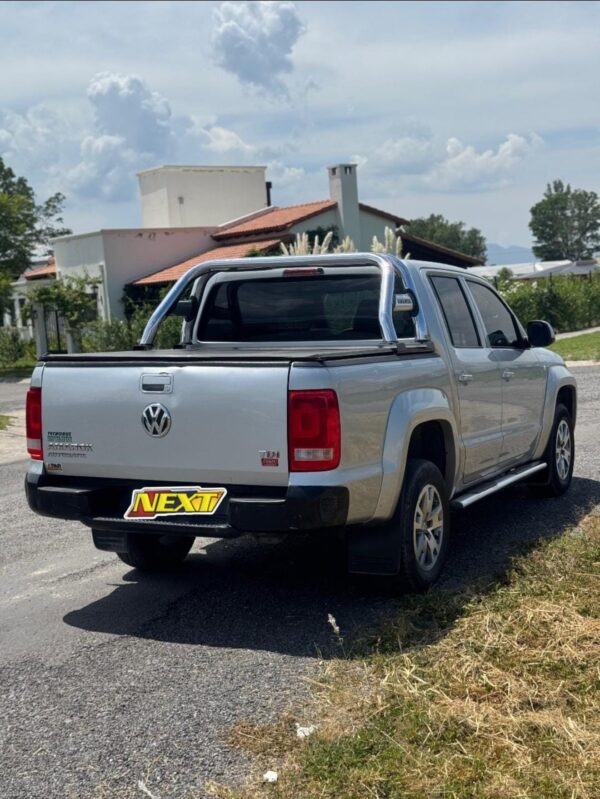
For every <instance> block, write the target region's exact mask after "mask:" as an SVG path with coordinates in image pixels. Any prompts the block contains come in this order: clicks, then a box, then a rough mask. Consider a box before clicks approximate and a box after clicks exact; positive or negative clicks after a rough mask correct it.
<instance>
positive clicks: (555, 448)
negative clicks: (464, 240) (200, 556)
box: [26, 254, 577, 591]
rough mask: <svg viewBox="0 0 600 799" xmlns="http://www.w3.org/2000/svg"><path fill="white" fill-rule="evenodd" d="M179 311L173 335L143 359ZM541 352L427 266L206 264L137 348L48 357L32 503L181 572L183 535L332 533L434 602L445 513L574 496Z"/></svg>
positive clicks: (555, 370) (452, 278)
mask: <svg viewBox="0 0 600 799" xmlns="http://www.w3.org/2000/svg"><path fill="white" fill-rule="evenodd" d="M173 314H175V315H178V316H181V317H182V322H181V343H180V344H179V346H178V347H177V348H175V349H173V350H156V349H153V347H152V344H153V341H154V338H155V335H156V332H157V329H158V327H159V325H160V324H161V322H162V321H163V320H164V319H165V318H166V317H168V316H170V315H173ZM553 339H554V334H553V331H552V328H551V327H550V325H548V324H547V323H546V322H542V321H533V322H530V323H529V325H528V326H527V330H525V329H524V328H523V327H522V326H521V324H520V322H519V321H518V319H517V318H516V317H515V315H514V314H513V313H512V311H511V310H510V308H509V307H508V306H507V305H506V303H505V302H504V301H503V300H502V299H501V297H500V296H499V295H498V294H497V293H496V292H495V291H494V289H493V288H492V287H491V286H490V284H489V283H488V282H486V281H485V280H482V279H480V278H478V277H475V276H473V275H471V274H469V271H468V270H463V269H457V268H454V267H450V266H445V265H443V264H439V263H424V262H418V261H411V260H400V259H398V258H395V257H393V256H390V255H374V254H348V255H326V256H311V257H295V258H283V257H282V258H252V259H249V258H246V259H243V260H235V261H213V262H205V263H203V264H199V265H198V266H196V267H194V268H192V269H190V270H189V271H188V272H187V274H186V275H184V276H183V277H182V278H181V279H180V280H179V281H178V283H176V284H175V285H174V287H173V288H172V289H171V291H170V292H169V293H168V294H167V295H166V297H165V299H164V300H163V301H162V302H161V304H160V305H159V306H158V308H157V309H156V311H155V312H154V314H153V315H152V316H151V318H150V320H149V322H148V324H147V326H146V329H145V331H144V334H143V336H142V339H141V341H140V344H139V345H138V347H137V348H136V349H135V350H134V351H130V352H106V353H90V354H85V355H79V354H73V355H47V356H45V357H44V358H42V359H41V362H40V364H39V365H38V366H37V367H36V369H35V371H34V373H33V377H32V380H31V388H30V390H29V394H28V398H27V439H28V449H29V453H30V455H31V458H32V460H31V465H30V468H29V471H28V473H27V476H26V492H27V498H28V501H29V505H30V507H31V508H32V509H33V510H34V511H36V512H37V513H40V514H42V515H47V516H55V517H58V518H61V519H77V520H79V521H81V522H83V524H85V525H87V526H88V527H89V528H91V530H92V536H93V541H94V544H95V545H96V547H98V548H100V549H103V550H109V551H114V552H116V553H117V554H118V556H119V557H120V558H121V559H122V560H123V561H124V562H125V563H126V564H128V565H130V566H133V567H136V568H138V569H142V570H143V569H156V568H165V567H167V566H173V565H175V564H177V563H179V562H180V561H182V560H183V559H184V558H185V556H186V555H187V553H188V552H189V550H190V548H191V546H192V543H193V541H194V537H195V536H207V537H233V536H239V535H242V534H244V533H254V534H257V535H260V534H269V535H270V536H272V535H274V534H280V533H289V532H292V531H308V530H312V531H314V533H315V536H319V535H325V532H326V529H327V528H334V529H335V530H337V531H340V530H344V531H345V532H346V539H347V542H348V566H349V569H350V571H351V572H354V573H367V574H378V575H384V576H385V577H386V579H387V580H389V581H392V583H394V584H397V585H398V587H399V588H400V587H402V588H409V589H411V590H417V591H418V590H425V589H427V588H428V587H429V586H430V585H431V584H432V583H433V582H434V581H435V580H436V578H437V577H438V575H439V573H440V571H441V569H442V566H443V563H444V559H445V557H446V555H447V551H448V544H449V535H450V509H451V508H465V507H467V506H468V505H470V504H472V503H473V502H476V501H478V500H480V499H483V498H484V497H486V496H488V495H489V494H491V493H493V492H495V491H498V490H500V489H502V488H504V487H505V486H508V485H509V484H511V483H515V482H517V481H520V480H524V481H527V482H529V483H533V484H535V487H536V490H537V491H538V492H543V493H546V494H548V495H554V496H556V495H559V494H562V493H563V492H564V491H566V490H567V488H568V487H569V484H570V482H571V476H572V473H573V459H574V436H573V430H574V425H575V416H576V410H577V396H576V385H575V380H574V379H573V377H572V375H571V374H570V373H569V371H568V370H567V368H566V367H565V364H564V363H563V361H562V359H561V358H560V357H559V356H558V355H556V354H554V353H552V352H550V351H548V350H545V349H543V347H545V346H546V345H548V344H550V343H551V342H552V341H553Z"/></svg>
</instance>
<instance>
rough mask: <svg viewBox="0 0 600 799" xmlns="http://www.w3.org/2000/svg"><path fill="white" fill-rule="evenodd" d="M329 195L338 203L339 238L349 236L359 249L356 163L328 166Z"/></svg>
mask: <svg viewBox="0 0 600 799" xmlns="http://www.w3.org/2000/svg"><path fill="white" fill-rule="evenodd" d="M328 172H329V196H330V197H331V199H332V200H335V201H336V203H337V205H338V211H339V215H340V231H339V233H340V239H343V238H344V237H345V236H350V238H351V239H352V241H353V242H354V244H355V245H356V247H358V249H360V247H361V238H360V212H359V209H358V185H357V181H356V164H337V165H336V166H330V167H328Z"/></svg>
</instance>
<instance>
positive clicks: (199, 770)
mask: <svg viewBox="0 0 600 799" xmlns="http://www.w3.org/2000/svg"><path fill="white" fill-rule="evenodd" d="M574 373H575V374H576V377H577V379H578V382H579V391H580V409H579V418H578V425H577V442H578V452H577V459H576V468H575V474H576V477H575V480H574V482H573V487H572V490H571V492H570V493H569V494H568V495H567V496H566V497H563V498H561V499H558V500H538V499H533V498H531V497H530V495H529V494H528V493H527V492H526V491H525V490H524V489H519V488H517V489H515V490H513V491H509V492H505V493H504V494H502V495H498V496H496V497H492V498H490V499H489V500H488V501H484V502H482V503H480V504H479V505H475V506H474V507H473V508H472V509H470V510H469V511H467V512H463V513H462V514H459V515H457V517H456V519H455V526H454V531H453V536H454V541H453V550H452V555H451V557H450V561H449V563H448V566H447V568H446V571H445V574H444V578H443V581H442V586H441V587H442V588H443V587H444V586H445V587H457V586H459V587H460V586H468V585H469V584H470V583H471V582H474V581H478V580H480V579H481V577H489V578H490V579H492V578H494V577H496V576H498V575H500V574H502V573H503V571H504V570H506V568H507V567H508V566H509V565H510V562H511V557H512V556H513V555H514V553H515V552H517V551H520V550H523V549H524V548H527V547H528V546H529V545H532V544H533V543H534V542H535V541H537V540H538V539H539V537H540V536H546V537H550V536H554V535H558V534H560V532H561V531H562V530H563V529H564V528H565V527H566V526H568V525H572V524H575V523H577V521H578V520H579V519H580V518H581V517H582V516H583V515H585V514H586V513H587V512H588V511H589V510H590V509H591V508H592V507H593V506H594V505H595V504H597V503H599V502H600V447H599V446H598V444H599V443H600V442H599V429H598V421H597V420H598V418H599V415H600V367H599V366H595V367H576V368H575V369H574ZM25 469H26V462H25V461H19V462H17V463H9V464H4V465H0V484H1V485H2V488H3V490H2V493H1V494H0V520H1V521H0V719H1V721H0V796H1V797H2V799H23V798H24V797H27V798H28V799H42V797H43V799H55V798H56V799H64V798H65V797H82V799H83V797H86V799H88V797H97V799H100V797H104V798H106V797H110V799H125V797H142V796H143V793H142V792H141V791H140V789H139V788H138V787H137V783H138V780H144V782H145V784H146V785H147V786H148V788H149V790H150V791H151V792H152V793H153V794H155V795H156V796H157V797H160V799H175V797H176V798H177V799H184V798H185V797H194V799H200V798H201V797H203V796H205V792H204V789H203V786H204V784H205V782H206V780H208V779H215V780H219V781H221V782H225V783H228V782H235V781H236V780H238V779H241V778H243V777H244V775H246V774H247V772H248V770H249V769H250V768H251V764H250V763H249V762H248V761H247V760H246V759H244V757H243V756H242V755H241V754H239V753H238V752H237V751H234V750H231V749H230V748H228V747H227V745H226V743H225V742H224V736H225V735H226V731H227V728H228V727H229V726H230V725H231V724H234V723H236V722H238V721H242V720H252V721H256V722H261V721H268V720H270V719H273V718H275V717H276V716H277V715H278V714H279V713H280V712H281V711H283V710H285V709H286V708H288V707H290V706H294V707H295V708H296V709H297V715H300V716H302V707H303V705H304V703H305V700H306V699H307V697H308V680H309V678H310V677H311V675H312V674H313V673H314V670H315V669H316V667H317V664H318V663H319V659H320V658H325V659H327V658H329V657H331V656H335V655H339V654H340V653H339V650H338V645H337V643H336V640H335V638H334V636H333V633H332V630H331V627H330V626H329V624H328V622H327V616H328V614H329V613H331V614H332V615H333V616H334V617H335V618H336V620H337V623H338V624H339V626H340V628H341V631H342V634H343V635H344V636H346V637H347V638H351V636H352V634H353V632H355V631H356V630H361V629H364V628H365V627H367V626H369V625H373V624H375V623H377V621H378V620H380V619H381V618H382V617H383V616H385V615H387V614H393V613H394V612H395V611H396V610H397V602H396V601H395V600H394V599H392V598H390V597H386V596H384V595H381V594H378V593H377V592H376V591H375V589H373V588H372V587H370V586H368V585H367V584H365V583H350V584H349V583H348V582H347V580H346V578H345V576H344V573H343V563H342V562H341V556H340V550H339V547H338V545H337V544H336V543H335V542H327V543H326V544H323V545H322V546H319V548H318V549H317V548H315V546H314V544H313V545H311V544H310V541H307V540H306V539H296V540H293V541H289V542H287V543H285V544H278V545H275V544H272V545H267V544H261V545H259V544H257V543H255V542H254V541H253V540H252V539H251V538H243V539H239V540H237V541H233V542H218V541H214V540H208V539H202V540H198V542H197V543H196V546H195V547H194V550H193V554H192V556H191V557H190V559H189V562H187V563H186V564H185V565H184V568H183V569H182V570H181V572H178V573H177V574H173V575H171V576H163V577H156V576H155V577H151V578H142V577H140V575H138V573H137V572H135V571H133V570H129V569H128V568H127V567H126V566H124V565H123V564H122V563H120V562H119V561H118V560H117V559H116V558H115V556H113V555H111V554H109V553H101V552H98V551H97V550H95V549H94V548H93V546H92V544H91V541H90V537H89V534H88V532H87V531H86V530H85V529H84V528H82V527H80V526H79V525H77V524H73V523H68V522H59V521H56V520H52V519H43V518H41V517H38V516H34V515H33V514H32V513H30V511H29V510H28V509H27V507H26V503H25V499H24V496H23V483H22V481H23V475H24V472H25ZM304 721H305V722H306V723H310V721H311V720H310V718H306V719H304Z"/></svg>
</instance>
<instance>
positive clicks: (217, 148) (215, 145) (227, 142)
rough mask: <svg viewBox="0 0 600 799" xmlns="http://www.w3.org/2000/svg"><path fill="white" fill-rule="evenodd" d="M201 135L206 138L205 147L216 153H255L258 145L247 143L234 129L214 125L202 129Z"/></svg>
mask: <svg viewBox="0 0 600 799" xmlns="http://www.w3.org/2000/svg"><path fill="white" fill-rule="evenodd" d="M201 135H203V136H204V137H205V138H206V144H205V147H206V148H207V149H208V150H211V151H212V152H214V153H232V152H233V153H241V154H243V155H253V154H254V153H255V152H256V147H253V146H252V145H251V144H246V142H245V141H243V139H242V138H241V137H240V136H238V134H237V133H235V132H234V131H233V130H229V129H228V128H222V127H220V126H219V125H212V126H211V127H206V128H202V129H201Z"/></svg>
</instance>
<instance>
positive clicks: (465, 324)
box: [431, 275, 481, 348]
mask: <svg viewBox="0 0 600 799" xmlns="http://www.w3.org/2000/svg"><path fill="white" fill-rule="evenodd" d="M431 283H432V285H433V288H434V291H435V293H436V296H437V298H438V302H439V304H440V307H441V309H442V313H443V315H444V319H445V320H446V326H447V327H448V333H449V334H450V340H451V341H452V344H453V345H454V346H455V347H456V348H467V347H480V346H481V342H480V341H479V335H478V334H477V328H476V326H475V321H474V319H473V314H472V313H471V308H470V307H469V303H468V302H467V298H466V297H465V294H464V291H463V289H462V286H461V285H460V283H459V281H458V280H457V279H456V278H454V277H442V276H441V275H436V276H432V277H431Z"/></svg>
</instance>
